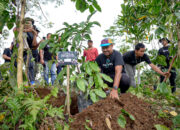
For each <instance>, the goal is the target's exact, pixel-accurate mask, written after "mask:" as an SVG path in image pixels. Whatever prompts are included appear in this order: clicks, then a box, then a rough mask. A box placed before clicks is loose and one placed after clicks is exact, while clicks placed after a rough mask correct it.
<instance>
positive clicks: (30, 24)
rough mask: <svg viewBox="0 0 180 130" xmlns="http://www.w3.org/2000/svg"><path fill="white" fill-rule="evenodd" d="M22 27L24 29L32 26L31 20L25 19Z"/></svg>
mask: <svg viewBox="0 0 180 130" xmlns="http://www.w3.org/2000/svg"><path fill="white" fill-rule="evenodd" d="M24 28H25V29H30V28H32V22H31V21H26V22H25V24H24Z"/></svg>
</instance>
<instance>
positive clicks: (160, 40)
mask: <svg viewBox="0 0 180 130" xmlns="http://www.w3.org/2000/svg"><path fill="white" fill-rule="evenodd" d="M163 40H166V41H167V42H168V43H170V40H169V39H168V38H161V39H159V42H161V43H162V41H163Z"/></svg>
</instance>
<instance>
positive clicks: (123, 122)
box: [117, 114, 126, 128]
mask: <svg viewBox="0 0 180 130" xmlns="http://www.w3.org/2000/svg"><path fill="white" fill-rule="evenodd" d="M117 122H118V124H119V126H120V127H121V128H125V126H126V119H125V117H124V116H123V115H122V114H121V115H120V116H119V117H118V120H117Z"/></svg>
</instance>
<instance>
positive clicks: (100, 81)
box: [96, 73, 103, 87]
mask: <svg viewBox="0 0 180 130" xmlns="http://www.w3.org/2000/svg"><path fill="white" fill-rule="evenodd" d="M96 76H97V79H98V83H99V85H100V86H101V87H102V86H103V80H102V78H101V75H100V74H99V73H97V74H96Z"/></svg>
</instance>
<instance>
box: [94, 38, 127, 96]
mask: <svg viewBox="0 0 180 130" xmlns="http://www.w3.org/2000/svg"><path fill="white" fill-rule="evenodd" d="M100 46H101V47H102V52H103V53H102V54H100V55H99V56H98V57H97V58H96V62H97V64H98V66H99V67H100V69H101V72H102V73H105V74H106V75H108V76H110V77H111V78H112V79H113V81H114V82H113V83H110V82H105V83H106V84H107V85H108V86H109V87H112V88H113V89H112V91H111V93H110V97H111V98H116V99H119V97H118V91H117V89H118V88H120V90H121V93H125V92H126V91H127V90H128V88H129V86H130V84H129V83H130V79H129V77H128V76H127V75H126V74H125V71H124V68H123V66H124V61H123V58H122V55H121V53H120V52H118V51H116V50H113V42H112V40H111V39H109V38H105V39H103V40H102V41H101V45H100Z"/></svg>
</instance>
